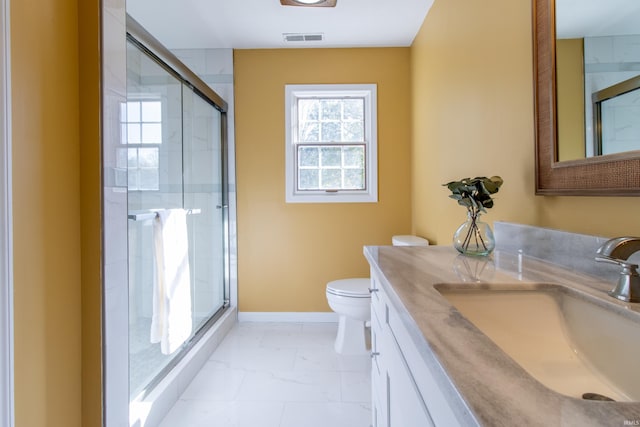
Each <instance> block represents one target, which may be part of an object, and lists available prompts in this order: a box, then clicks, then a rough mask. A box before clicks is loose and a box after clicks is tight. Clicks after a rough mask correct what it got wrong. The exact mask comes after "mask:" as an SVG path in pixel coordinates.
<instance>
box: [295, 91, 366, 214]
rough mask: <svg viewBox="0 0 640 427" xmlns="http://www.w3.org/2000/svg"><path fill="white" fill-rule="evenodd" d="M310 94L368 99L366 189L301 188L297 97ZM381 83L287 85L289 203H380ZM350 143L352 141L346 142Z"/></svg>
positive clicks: (313, 95) (306, 96)
mask: <svg viewBox="0 0 640 427" xmlns="http://www.w3.org/2000/svg"><path fill="white" fill-rule="evenodd" d="M309 97H319V98H326V97H336V98H346V97H360V98H364V101H365V106H364V110H365V111H364V127H365V129H364V133H365V143H366V146H365V189H364V190H338V191H335V190H332V191H327V190H317V191H309V190H304V191H298V190H297V185H296V182H297V177H296V175H297V165H296V157H297V156H296V149H297V147H296V145H297V141H296V139H297V128H298V114H297V113H298V112H297V100H298V99H299V98H309ZM377 105H378V103H377V85H375V84H332V85H326V84H321V85H285V192H286V194H285V200H286V202H287V203H376V202H377V201H378V132H377V130H378V115H377ZM344 144H348V143H346V142H345V143H344Z"/></svg>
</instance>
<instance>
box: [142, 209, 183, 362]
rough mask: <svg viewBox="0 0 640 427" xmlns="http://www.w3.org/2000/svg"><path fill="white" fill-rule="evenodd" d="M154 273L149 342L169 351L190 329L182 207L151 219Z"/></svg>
mask: <svg viewBox="0 0 640 427" xmlns="http://www.w3.org/2000/svg"><path fill="white" fill-rule="evenodd" d="M153 240H154V255H155V260H156V274H155V276H156V277H155V282H154V286H153V318H152V319H151V342H152V343H158V342H159V343H160V349H161V351H162V353H163V354H171V353H173V352H174V351H176V350H177V349H178V348H179V347H180V346H181V345H182V343H184V342H185V341H186V340H187V339H188V338H189V336H190V335H191V331H192V328H193V326H192V320H191V278H190V272H189V246H188V239H187V219H186V212H185V211H184V210H183V209H166V210H162V211H159V212H158V215H157V216H156V218H155V219H154V222H153Z"/></svg>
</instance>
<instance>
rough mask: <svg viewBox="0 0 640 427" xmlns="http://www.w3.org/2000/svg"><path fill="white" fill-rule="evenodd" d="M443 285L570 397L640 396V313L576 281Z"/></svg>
mask: <svg viewBox="0 0 640 427" xmlns="http://www.w3.org/2000/svg"><path fill="white" fill-rule="evenodd" d="M437 289H438V291H439V292H440V293H441V294H442V295H443V296H444V297H445V298H446V299H447V300H448V301H449V302H450V303H451V304H452V305H453V306H454V307H456V309H457V310H458V311H460V313H461V314H462V315H463V316H464V317H466V318H467V319H468V320H469V321H471V322H472V323H473V324H474V325H475V326H476V327H477V328H478V329H480V331H482V332H483V333H484V334H485V335H487V336H488V337H489V338H490V339H491V340H493V342H495V343H496V344H497V345H498V346H499V347H500V348H501V349H502V350H503V351H504V352H505V353H507V354H508V355H509V356H511V358H513V359H514V360H515V361H516V362H517V363H518V364H519V365H520V366H522V367H523V368H524V369H525V370H526V371H527V372H529V374H531V375H532V376H533V377H534V378H536V379H537V380H538V381H540V382H541V383H542V384H544V385H545V386H547V387H549V388H550V389H552V390H555V391H557V392H559V393H562V394H565V395H567V396H572V397H577V398H582V396H583V394H584V393H597V394H599V395H603V396H607V397H609V398H611V399H614V400H616V401H640V368H638V363H640V323H639V322H638V319H636V318H637V317H639V316H638V313H636V312H631V311H629V310H625V308H624V307H621V306H619V305H616V304H610V303H608V302H606V301H604V302H603V301H600V300H598V299H597V298H593V297H590V296H589V295H583V294H581V293H578V292H576V291H574V290H573V289H570V288H565V287H563V286H557V285H541V286H539V287H538V289H535V290H516V289H513V290H504V289H501V290H493V289H477V288H475V289H470V288H468V286H467V285H465V286H464V288H463V287H458V286H455V285H439V286H437Z"/></svg>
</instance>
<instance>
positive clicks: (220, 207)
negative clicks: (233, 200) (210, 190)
mask: <svg viewBox="0 0 640 427" xmlns="http://www.w3.org/2000/svg"><path fill="white" fill-rule="evenodd" d="M228 207H229V205H216V209H222V208H225V209H227V208H228Z"/></svg>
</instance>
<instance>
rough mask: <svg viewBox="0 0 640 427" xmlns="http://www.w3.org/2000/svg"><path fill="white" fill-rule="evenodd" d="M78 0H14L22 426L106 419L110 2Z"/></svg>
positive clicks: (71, 425) (16, 282) (18, 414)
mask: <svg viewBox="0 0 640 427" xmlns="http://www.w3.org/2000/svg"><path fill="white" fill-rule="evenodd" d="M78 3H80V2H78V1H77V0H39V1H37V2H36V1H12V2H11V65H12V70H11V71H12V96H13V99H12V127H13V128H12V131H13V142H12V146H13V220H14V295H15V297H14V310H15V319H14V322H15V355H14V357H15V405H16V407H15V410H16V413H15V414H16V426H17V427H32V426H61V427H74V426H81V425H82V426H93V425H96V426H97V425H100V326H99V316H100V303H99V295H100V269H99V268H100V267H99V259H100V258H99V257H100V245H99V232H100V228H99V224H100V223H99V209H100V178H99V177H100V166H99V165H100V163H99V130H98V121H97V118H98V117H99V115H98V114H99V111H98V94H99V70H98V62H97V58H98V50H99V37H98V34H99V27H98V14H97V11H98V6H99V2H98V1H97V0H95V1H83V2H81V3H82V6H81V7H80V9H79V7H78ZM79 14H80V15H79ZM79 16H80V18H81V22H82V28H81V29H80V31H81V33H82V36H83V37H79V26H78V23H79V19H78V18H79ZM79 43H82V48H81V49H79ZM80 52H82V53H80ZM81 59H82V62H81ZM84 61H89V62H84ZM81 72H82V76H81V75H80V73H81ZM81 87H82V96H81V92H80V88H81ZM81 108H82V110H83V111H82V113H81V112H80V109H81ZM81 120H82V123H81ZM81 161H82V164H83V166H82V168H81ZM80 224H82V227H81V225H80ZM81 254H83V255H81ZM81 256H82V263H83V267H85V268H81ZM83 290H84V291H87V292H86V293H84V294H83ZM83 334H84V336H85V338H87V337H90V338H87V339H86V342H83V340H82V338H81V337H82V335H83ZM89 350H90V351H89ZM83 353H84V354H83ZM83 374H84V375H83ZM83 383H84V384H86V388H85V390H84V392H86V393H84V392H83V388H82V384H83ZM83 400H84V401H85V404H86V405H87V409H86V411H85V412H86V414H85V416H84V417H83V414H82V412H83V411H82V403H83Z"/></svg>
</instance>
